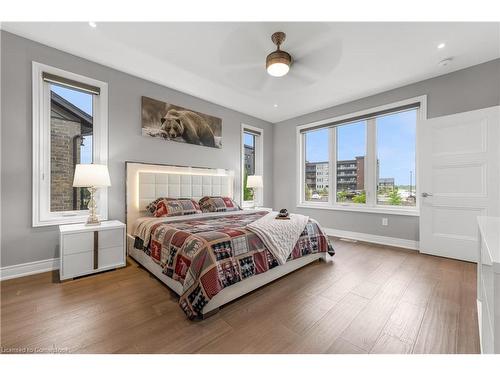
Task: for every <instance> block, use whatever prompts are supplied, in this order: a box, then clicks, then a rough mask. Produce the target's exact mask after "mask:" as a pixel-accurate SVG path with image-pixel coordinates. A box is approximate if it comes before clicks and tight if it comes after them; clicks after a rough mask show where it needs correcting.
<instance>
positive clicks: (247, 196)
mask: <svg viewBox="0 0 500 375" xmlns="http://www.w3.org/2000/svg"><path fill="white" fill-rule="evenodd" d="M247 177H248V173H247V170H246V168H245V174H244V175H243V200H245V201H253V190H252V189H250V188H248V187H247Z"/></svg>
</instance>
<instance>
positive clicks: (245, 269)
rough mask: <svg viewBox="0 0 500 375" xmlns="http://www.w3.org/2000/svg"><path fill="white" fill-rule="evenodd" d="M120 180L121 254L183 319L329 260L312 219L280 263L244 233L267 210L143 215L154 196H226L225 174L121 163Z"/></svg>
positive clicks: (229, 181)
mask: <svg viewBox="0 0 500 375" xmlns="http://www.w3.org/2000/svg"><path fill="white" fill-rule="evenodd" d="M126 174H127V194H126V196H127V209H126V211H127V249H128V255H129V256H130V257H132V258H133V259H134V260H135V261H137V262H138V263H139V264H141V265H142V266H143V267H144V268H146V269H147V270H148V271H149V272H151V273H152V274H153V275H155V276H156V277H157V278H158V279H159V280H161V281H162V282H163V283H164V284H166V285H167V286H168V287H169V288H170V289H172V290H173V291H174V292H175V293H176V294H177V295H178V296H179V305H180V307H181V308H182V310H183V311H184V312H185V314H186V316H187V317H188V318H189V319H198V318H204V317H206V316H209V315H212V314H213V313H215V312H217V311H218V309H219V307H220V306H222V305H224V304H226V303H228V302H230V301H232V300H234V299H236V298H238V297H240V296H242V295H244V294H246V293H248V292H251V291H252V290H255V289H257V288H259V287H261V286H263V285H265V284H267V283H269V282H271V281H273V280H275V279H277V278H279V277H282V276H284V275H286V274H288V273H290V272H292V271H294V270H296V269H298V268H300V267H303V266H305V265H306V264H309V263H311V262H313V261H316V260H318V259H320V260H325V259H326V257H327V256H328V255H327V254H328V253H329V254H330V255H333V254H334V251H333V248H332V247H331V245H330V243H329V241H328V238H327V237H326V235H325V234H324V233H323V231H322V230H321V228H320V226H319V224H318V223H317V222H315V221H314V220H312V219H310V220H309V221H308V222H307V224H306V225H305V228H304V230H303V231H302V233H300V236H299V237H298V240H297V241H296V243H295V241H294V243H295V245H294V246H293V251H291V252H290V254H289V256H288V258H287V259H286V262H285V261H283V260H282V259H280V258H276V257H275V256H273V254H272V252H271V251H269V246H268V245H269V243H268V242H266V239H265V238H264V241H263V239H262V238H261V236H258V235H256V233H255V232H253V231H252V230H250V229H249V228H250V227H251V226H252V225H253V224H252V223H254V222H258V220H259V219H261V218H263V217H265V216H266V215H271V214H270V213H269V212H268V211H262V210H244V211H242V210H239V211H232V212H212V213H202V214H194V215H185V216H173V217H160V218H156V217H152V216H150V215H148V214H147V212H146V210H145V207H146V206H147V205H148V204H149V203H151V202H152V201H153V200H155V199H156V198H158V197H170V198H180V197H182V198H192V199H194V200H199V199H200V198H201V197H202V196H227V197H233V196H234V194H233V189H234V173H233V172H232V171H229V170H225V169H208V168H194V167H177V166H167V165H156V164H144V163H135V162H127V163H126ZM267 217H269V216H267ZM261 221H262V220H261ZM265 243H267V244H268V245H266V244H265ZM280 263H282V264H280Z"/></svg>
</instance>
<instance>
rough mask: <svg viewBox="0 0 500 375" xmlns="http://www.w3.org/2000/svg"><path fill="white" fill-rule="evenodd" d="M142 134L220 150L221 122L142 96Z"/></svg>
mask: <svg viewBox="0 0 500 375" xmlns="http://www.w3.org/2000/svg"><path fill="white" fill-rule="evenodd" d="M142 135H143V136H148V137H155V138H162V139H165V140H169V141H174V142H184V143H191V144H194V145H200V146H207V147H214V148H222V120H221V119H220V118H218V117H214V116H210V115H206V114H204V113H200V112H197V111H192V110H190V109H186V108H183V107H179V106H176V105H173V104H169V103H165V102H162V101H160V100H156V99H152V98H148V97H147V96H143V97H142Z"/></svg>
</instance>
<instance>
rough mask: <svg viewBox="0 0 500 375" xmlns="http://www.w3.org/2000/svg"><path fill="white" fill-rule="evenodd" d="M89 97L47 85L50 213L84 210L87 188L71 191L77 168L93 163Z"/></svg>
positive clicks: (82, 93)
mask: <svg viewBox="0 0 500 375" xmlns="http://www.w3.org/2000/svg"><path fill="white" fill-rule="evenodd" d="M92 135H93V113H92V95H91V94H88V93H84V92H81V91H78V90H73V89H70V88H67V87H62V86H58V85H55V84H50V168H51V170H50V210H51V211H52V212H57V211H73V210H86V209H87V204H88V200H89V197H90V194H89V192H88V189H87V188H73V175H74V172H75V165H76V164H90V163H92V144H93V142H92Z"/></svg>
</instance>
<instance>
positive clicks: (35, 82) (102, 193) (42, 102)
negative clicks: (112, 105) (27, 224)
mask: <svg viewBox="0 0 500 375" xmlns="http://www.w3.org/2000/svg"><path fill="white" fill-rule="evenodd" d="M43 72H46V73H50V74H54V75H57V76H60V77H63V78H67V79H70V80H73V81H77V82H81V83H84V84H87V85H92V86H96V87H99V88H100V94H99V95H93V99H92V108H93V114H92V115H93V116H92V117H93V133H92V142H93V151H92V161H93V163H95V164H104V165H107V164H108V84H107V83H106V82H102V81H98V80H95V79H93V78H89V77H85V76H82V75H79V74H75V73H71V72H68V71H65V70H62V69H59V68H55V67H52V66H49V65H45V64H41V63H38V62H35V61H33V62H32V99H33V104H32V111H33V113H32V116H33V118H32V121H33V128H32V131H33V150H32V151H33V156H32V157H33V159H32V177H33V191H32V225H33V227H41V226H50V225H59V224H73V223H83V222H85V221H86V219H87V217H88V212H89V211H88V210H71V211H60V212H51V210H50V181H51V178H50V176H51V168H50V164H51V163H50V159H51V154H50V149H51V139H50V129H51V127H50V125H51V123H50V113H51V109H50V85H49V84H48V83H46V82H44V80H43V78H42V73H43ZM96 200H97V201H98V215H99V217H100V219H101V220H107V219H108V189H107V188H99V189H98V192H97V197H96Z"/></svg>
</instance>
